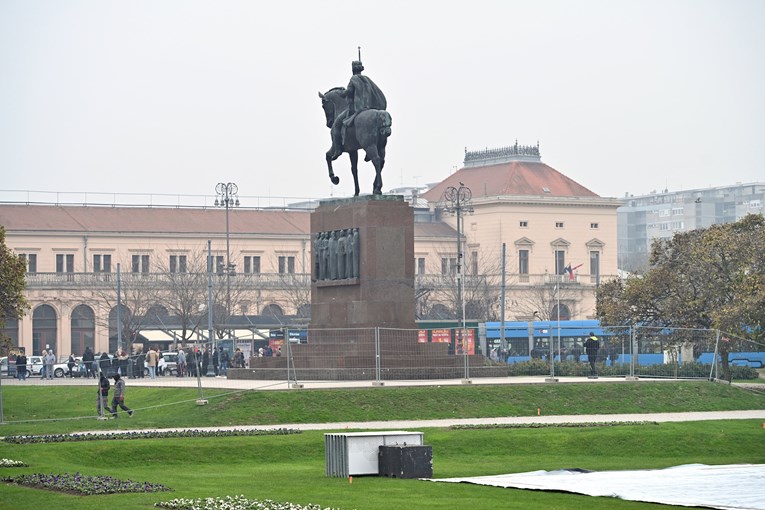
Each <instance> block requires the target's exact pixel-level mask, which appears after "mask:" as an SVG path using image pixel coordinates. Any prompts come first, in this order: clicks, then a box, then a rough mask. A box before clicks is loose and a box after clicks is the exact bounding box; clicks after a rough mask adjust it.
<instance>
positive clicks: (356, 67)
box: [351, 60, 364, 74]
mask: <svg viewBox="0 0 765 510" xmlns="http://www.w3.org/2000/svg"><path fill="white" fill-rule="evenodd" d="M351 70H352V71H353V73H354V74H356V73H360V72H361V71H363V70H364V65H363V64H362V63H361V60H354V61H353V62H351Z"/></svg>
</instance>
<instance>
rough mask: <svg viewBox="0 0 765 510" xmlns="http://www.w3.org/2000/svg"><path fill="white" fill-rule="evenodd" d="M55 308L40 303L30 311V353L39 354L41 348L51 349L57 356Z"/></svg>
mask: <svg viewBox="0 0 765 510" xmlns="http://www.w3.org/2000/svg"><path fill="white" fill-rule="evenodd" d="M57 337H58V330H57V327H56V310H54V309H53V307H52V306H50V305H40V306H38V307H37V308H35V311H34V312H33V313H32V354H33V355H36V356H39V355H40V354H41V353H42V351H43V349H53V352H54V353H55V354H56V356H58V355H59V354H60V353H59V352H58V348H57V347H58V346H57V345H56V338H57Z"/></svg>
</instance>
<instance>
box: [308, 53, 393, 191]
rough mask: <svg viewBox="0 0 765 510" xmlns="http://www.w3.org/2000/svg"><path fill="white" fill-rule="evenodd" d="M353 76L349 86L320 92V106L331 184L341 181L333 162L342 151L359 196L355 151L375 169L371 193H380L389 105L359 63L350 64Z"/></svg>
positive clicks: (388, 127)
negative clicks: (328, 138) (326, 134)
mask: <svg viewBox="0 0 765 510" xmlns="http://www.w3.org/2000/svg"><path fill="white" fill-rule="evenodd" d="M351 70H352V72H353V76H351V80H350V82H349V83H348V87H346V88H343V87H335V88H332V89H330V90H328V91H327V92H325V93H324V94H322V93H321V92H319V97H320V98H321V107H322V108H323V109H324V115H325V116H326V119H327V127H328V128H329V129H330V135H331V137H332V147H331V148H330V149H329V150H328V151H327V169H328V170H329V178H330V180H331V181H332V183H333V184H338V183H339V182H340V178H339V177H337V176H336V175H335V172H334V171H333V170H332V162H333V161H334V160H336V159H337V158H338V157H340V155H341V154H342V153H343V152H347V153H348V156H349V157H350V159H351V173H352V174H353V183H354V186H355V193H354V195H353V196H358V195H359V177H358V160H359V156H358V151H359V149H364V152H365V153H366V156H365V157H364V161H371V162H372V164H373V165H374V167H375V180H374V184H373V187H372V193H374V194H375V195H380V194H382V185H383V183H382V169H383V166H385V145H386V144H387V143H388V137H389V136H390V134H391V123H392V120H391V116H390V114H389V113H388V112H387V111H386V108H387V106H388V104H387V101H386V100H385V95H384V94H383V93H382V91H381V90H380V88H379V87H378V86H377V85H375V83H374V82H373V81H372V80H371V79H369V77H368V76H363V75H362V74H361V71H363V70H364V66H363V65H362V64H361V60H354V61H353V62H352V63H351Z"/></svg>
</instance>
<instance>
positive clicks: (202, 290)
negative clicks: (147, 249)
mask: <svg viewBox="0 0 765 510" xmlns="http://www.w3.org/2000/svg"><path fill="white" fill-rule="evenodd" d="M179 257H183V259H182V260H183V263H182V264H181V263H180V262H179V260H180V259H174V260H175V265H174V267H170V265H169V264H165V263H164V262H160V263H158V264H157V269H158V270H159V272H160V273H162V290H161V292H160V293H159V303H160V304H162V305H163V306H164V307H165V308H166V309H167V311H168V314H169V315H170V317H169V321H170V324H168V325H167V326H170V325H172V328H173V330H174V331H175V330H177V331H179V332H180V338H179V340H180V342H181V345H185V344H186V342H188V341H189V340H190V339H191V338H192V336H193V335H194V334H195V333H197V331H199V329H200V327H202V325H203V324H206V318H207V314H206V313H205V310H206V307H207V257H206V255H205V254H203V253H202V252H201V251H199V252H191V253H186V254H184V255H179ZM156 319H157V320H158V321H159V322H161V319H160V318H159V317H157V318H156ZM203 329H204V328H203Z"/></svg>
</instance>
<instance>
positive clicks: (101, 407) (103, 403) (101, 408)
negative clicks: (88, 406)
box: [96, 372, 111, 418]
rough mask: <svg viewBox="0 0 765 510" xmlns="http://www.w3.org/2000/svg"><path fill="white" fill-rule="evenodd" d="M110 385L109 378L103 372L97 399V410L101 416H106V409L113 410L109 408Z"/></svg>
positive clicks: (99, 380)
mask: <svg viewBox="0 0 765 510" xmlns="http://www.w3.org/2000/svg"><path fill="white" fill-rule="evenodd" d="M110 387H111V385H110V384H109V379H107V378H106V375H104V373H103V372H101V375H100V377H99V379H98V399H97V400H96V410H97V411H98V416H100V417H101V418H103V417H105V416H106V411H111V409H109V388H110Z"/></svg>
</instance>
